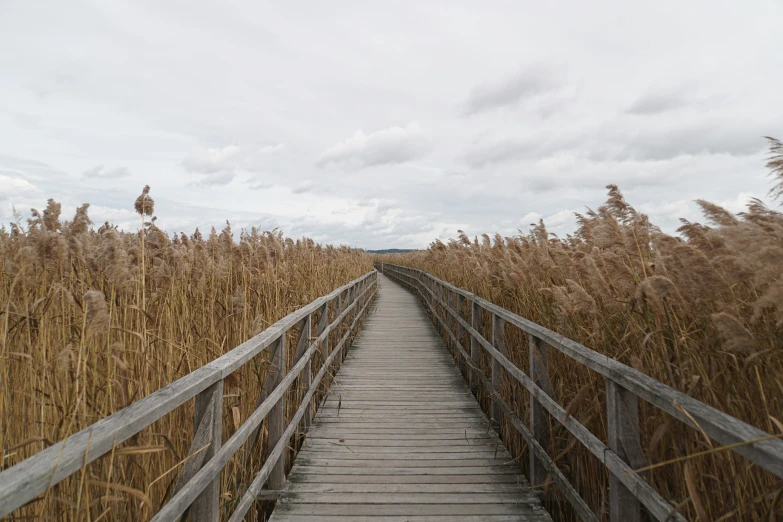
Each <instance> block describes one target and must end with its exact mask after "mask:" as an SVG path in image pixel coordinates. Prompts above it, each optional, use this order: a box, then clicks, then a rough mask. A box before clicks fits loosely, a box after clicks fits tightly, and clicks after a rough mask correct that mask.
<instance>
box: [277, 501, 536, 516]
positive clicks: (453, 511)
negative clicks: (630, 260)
mask: <svg viewBox="0 0 783 522" xmlns="http://www.w3.org/2000/svg"><path fill="white" fill-rule="evenodd" d="M536 508H538V510H540V511H541V512H542V513H541V515H540V516H546V512H545V511H543V508H541V507H540V506H536V505H535V504H523V503H519V504H513V503H512V504H413V503H407V504H294V503H285V504H280V505H279V506H278V507H277V508H275V512H276V513H281V514H288V513H291V514H307V515H318V516H323V515H343V516H353V517H374V516H378V515H381V516H383V515H420V516H421V515H426V516H432V515H465V514H467V515H528V516H530V515H534V514H535V511H533V510H536ZM272 520H275V519H274V518H273V519H272ZM522 520H525V519H522ZM529 520H536V519H534V518H532V517H531V518H530V519H529ZM537 520H544V519H543V518H538V519H537Z"/></svg>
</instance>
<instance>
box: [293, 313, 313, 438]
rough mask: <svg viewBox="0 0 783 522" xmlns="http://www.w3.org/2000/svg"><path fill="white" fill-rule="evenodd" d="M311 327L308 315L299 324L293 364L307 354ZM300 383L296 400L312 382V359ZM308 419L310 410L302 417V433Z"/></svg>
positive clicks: (304, 393)
mask: <svg viewBox="0 0 783 522" xmlns="http://www.w3.org/2000/svg"><path fill="white" fill-rule="evenodd" d="M311 325H312V315H311V314H308V315H307V317H305V318H304V319H302V320H301V321H300V322H299V343H298V344H297V346H296V357H295V358H294V364H296V363H297V362H299V359H301V358H302V356H303V355H304V354H305V352H307V350H308V349H309V348H310V335H311V334H310V331H311ZM299 382H300V390H299V393H298V394H297V395H298V396H297V400H299V399H301V398H302V397H304V396H305V395H306V394H307V391H308V390H309V389H310V384H311V383H312V382H313V360H312V358H311V359H310V360H309V361H307V364H306V365H305V367H304V369H303V370H302V373H301V374H300V377H299ZM310 418H311V411H310V408H308V409H307V411H305V414H304V416H303V417H302V427H303V428H304V431H307V430H308V428H310Z"/></svg>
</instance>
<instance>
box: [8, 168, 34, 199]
mask: <svg viewBox="0 0 783 522" xmlns="http://www.w3.org/2000/svg"><path fill="white" fill-rule="evenodd" d="M35 190H36V187H35V185H33V184H32V183H30V182H29V181H27V180H25V179H22V178H18V177H14V176H6V175H5V174H0V200H3V199H6V198H8V197H11V196H18V195H20V194H28V193H31V192H34V191H35Z"/></svg>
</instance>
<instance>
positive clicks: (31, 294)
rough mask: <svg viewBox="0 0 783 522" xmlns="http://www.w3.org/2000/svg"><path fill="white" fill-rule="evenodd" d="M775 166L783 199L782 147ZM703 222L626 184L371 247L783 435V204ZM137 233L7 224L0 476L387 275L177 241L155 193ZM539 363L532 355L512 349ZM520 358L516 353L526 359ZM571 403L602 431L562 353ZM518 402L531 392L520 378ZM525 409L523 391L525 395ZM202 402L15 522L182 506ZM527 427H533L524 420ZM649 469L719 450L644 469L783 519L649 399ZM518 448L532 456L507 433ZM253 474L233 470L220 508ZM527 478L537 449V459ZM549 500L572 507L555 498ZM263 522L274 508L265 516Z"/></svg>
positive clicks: (565, 398)
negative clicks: (173, 503) (572, 213)
mask: <svg viewBox="0 0 783 522" xmlns="http://www.w3.org/2000/svg"><path fill="white" fill-rule="evenodd" d="M771 145H772V148H771V153H772V156H771V159H770V162H769V164H768V166H769V167H770V169H771V172H772V174H773V179H774V180H775V182H776V183H777V185H775V187H774V188H773V190H772V191H771V195H772V197H773V198H780V197H781V196H782V195H783V146H781V144H780V143H779V142H775V141H772V142H771ZM699 204H700V206H701V208H702V210H703V212H704V217H705V221H706V223H707V224H699V223H690V222H683V224H682V227H681V228H680V230H679V232H680V235H679V236H672V235H669V234H666V233H664V232H662V231H661V230H660V229H658V228H657V227H656V226H655V225H654V224H652V223H650V222H649V220H648V219H647V217H646V216H644V215H643V214H640V213H638V212H636V211H635V210H634V208H633V207H632V206H631V205H630V204H629V203H628V202H627V201H625V199H624V198H623V196H622V194H621V192H620V190H619V189H618V188H617V187H615V186H611V185H610V187H609V197H608V200H607V201H606V203H605V204H603V205H602V206H600V207H599V208H598V209H597V210H595V211H590V212H588V213H586V214H584V215H582V216H579V225H580V226H579V230H578V231H577V232H576V233H575V234H574V235H573V236H568V237H566V238H557V237H553V236H552V235H550V234H549V233H548V232H547V229H546V226H545V224H544V223H543V222H541V223H539V224H537V225H535V226H534V227H533V228H532V230H531V231H530V232H529V233H527V234H521V235H518V236H515V237H501V236H499V235H495V236H494V237H490V236H488V235H482V236H481V238H474V239H471V238H469V237H467V236H466V235H465V234H462V233H460V235H459V237H458V238H457V239H455V240H452V241H450V242H448V243H443V242H440V241H435V242H434V243H432V245H431V246H430V248H429V249H427V250H426V251H420V252H411V253H408V254H401V255H391V256H389V255H386V256H376V257H375V259H376V260H382V261H384V262H389V263H391V262H393V263H397V264H401V265H406V266H411V267H416V268H420V269H423V270H425V271H428V272H430V273H432V274H434V275H436V276H438V277H440V278H442V279H444V280H446V281H449V282H451V283H453V284H455V285H456V286H459V287H462V288H465V289H467V290H469V291H471V292H474V293H476V294H478V295H480V296H482V297H484V298H486V299H488V300H490V301H492V302H494V303H497V304H499V305H501V306H503V307H505V308H508V309H509V310H512V311H514V312H516V313H518V314H520V315H522V316H524V317H527V318H529V319H531V320H533V321H535V322H538V323H540V324H542V325H544V326H547V327H549V328H551V329H553V330H555V331H557V332H559V333H561V334H563V335H565V336H568V337H570V338H572V339H574V340H576V341H579V342H581V343H583V344H585V345H586V346H588V347H590V348H592V349H594V350H597V351H599V352H601V353H605V354H607V355H608V356H610V357H614V358H616V359H618V360H620V361H622V362H624V363H626V364H629V365H631V366H633V367H634V368H637V369H639V370H641V371H643V372H644V373H646V374H648V375H650V376H652V377H654V378H656V379H658V380H660V381H662V382H664V383H666V384H668V385H670V386H672V387H674V388H676V389H678V390H681V391H683V392H686V393H688V394H690V395H692V396H693V397H695V398H697V399H699V400H702V401H704V402H706V403H707V404H710V405H712V406H714V407H716V408H718V409H720V410H723V411H725V412H727V413H729V414H731V415H733V416H736V417H738V418H740V419H742V420H744V421H746V422H749V423H751V424H753V425H755V426H758V427H759V428H762V429H764V430H766V431H768V432H770V433H776V434H783V214H781V213H780V212H778V211H776V210H774V209H772V208H768V207H766V206H765V205H764V204H762V203H761V202H760V201H753V202H752V203H751V204H750V205H749V206H748V209H747V211H746V212H744V213H742V214H739V215H733V214H731V213H730V212H728V211H726V210H724V209H721V208H719V207H717V206H715V205H713V204H710V203H708V202H704V201H700V202H699ZM135 207H136V210H137V212H138V214H139V225H140V227H141V231H140V232H136V233H129V232H122V231H119V230H117V229H116V228H114V227H112V226H111V225H109V224H104V225H102V226H91V225H92V223H91V222H90V220H89V217H88V205H84V206H83V207H81V208H79V209H78V210H77V212H76V214H75V216H73V217H72V218H71V219H70V220H65V219H64V217H63V216H61V215H60V214H61V212H60V205H59V204H57V203H56V202H55V201H54V200H49V202H48V205H47V207H46V208H45V209H44V210H43V211H42V212H38V211H33V212H32V215H31V217H30V218H29V219H27V220H26V222H24V223H22V222H21V220H20V222H18V223H15V224H12V225H11V227H10V229H9V228H4V229H2V231H0V455H1V456H2V458H1V459H0V469H6V468H8V467H10V466H12V465H14V464H16V463H18V462H20V461H21V460H23V459H24V458H26V457H29V456H30V455H33V454H35V453H36V452H37V451H40V450H41V449H43V448H45V447H46V446H48V445H50V444H52V443H54V442H56V441H59V440H61V439H63V438H65V437H67V436H69V435H71V434H73V433H75V432H77V431H79V430H80V429H82V428H85V427H86V426H89V425H90V424H92V423H94V422H96V421H97V420H99V419H101V418H103V417H105V416H107V415H109V414H111V413H113V412H116V411H118V410H119V409H121V408H123V407H124V406H126V405H128V404H130V403H132V402H134V401H136V400H138V399H139V398H141V397H143V396H145V395H147V394H150V393H152V392H154V391H156V390H158V389H159V388H161V387H162V386H164V385H166V384H168V383H170V382H172V381H174V380H176V379H177V378H179V377H182V376H183V375H186V374H187V373H189V372H191V371H193V370H194V369H196V368H198V367H200V366H202V365H204V364H205V363H207V362H209V361H211V360H213V359H215V358H216V357H218V356H220V355H222V354H223V353H225V352H227V351H228V350H230V349H231V348H233V347H234V346H236V345H238V344H240V343H241V342H242V341H244V340H246V339H248V338H249V337H250V336H252V335H253V334H255V333H258V332H260V331H262V330H263V329H264V328H265V327H266V326H268V325H270V324H272V323H273V322H274V321H276V320H277V319H279V318H281V317H283V316H285V315H286V314H287V313H289V312H291V311H293V310H295V309H296V308H298V307H300V306H302V305H304V304H307V303H309V302H311V301H312V300H314V299H315V298H317V297H319V296H321V295H324V294H326V293H328V292H330V291H331V290H333V289H334V288H336V287H338V286H340V285H342V284H344V283H347V282H348V281H350V280H352V279H354V278H356V277H358V276H360V275H362V274H363V273H366V272H367V271H369V270H371V269H372V258H371V257H370V256H369V255H367V254H364V253H362V252H360V251H357V250H352V249H349V248H347V247H339V248H335V247H330V246H321V245H317V244H315V243H314V242H313V241H311V240H308V239H299V240H292V239H290V238H285V237H284V236H283V235H282V234H281V233H279V232H277V231H272V232H261V231H259V230H256V229H251V230H243V231H241V233H239V234H236V235H237V236H238V238H237V237H233V238H232V231H231V228H230V226H228V225H226V227H225V228H224V229H223V230H221V231H216V230H214V229H213V230H212V231H211V232H210V233H209V234H207V237H203V236H202V235H201V233H199V231H198V230H196V231H195V232H194V233H193V234H192V235H190V236H187V235H185V234H182V235H180V236H174V237H169V236H168V235H167V234H165V233H164V232H163V231H162V230H161V229H160V228H158V227H157V226H156V225H155V220H154V219H153V218H152V215H153V211H154V202H153V200H152V198H151V197H150V194H149V188H145V191H144V192H143V193H142V195H141V196H139V199H138V200H137V201H136V204H135ZM508 344H509V347H510V348H511V349H512V357H513V358H514V360H515V361H516V362H517V363H518V364H519V366H520V367H521V368H523V369H525V368H526V367H527V362H526V361H527V343H526V341H525V340H524V339H522V338H521V336H517V337H516V338H515V337H510V338H509V343H508ZM515 346H516V347H517V349H516V350H514V347H515ZM265 371H266V370H265V366H264V364H263V361H261V362H259V363H257V364H247V365H246V366H245V367H243V368H242V370H240V371H238V372H237V373H236V374H235V376H233V377H234V378H232V379H230V380H229V381H228V382H227V384H226V392H225V393H226V402H225V404H224V412H225V416H224V419H223V431H224V437H228V436H230V435H231V434H232V433H233V432H234V430H236V427H237V426H238V425H239V424H240V423H241V422H242V421H243V420H244V419H245V418H246V417H247V415H248V414H249V412H250V411H252V409H253V407H254V404H255V401H256V398H257V396H258V393H259V388H260V383H262V382H263V378H264V375H265ZM549 371H550V377H551V378H552V381H553V384H554V386H555V392H556V395H557V399H558V401H559V402H560V403H561V404H564V405H569V411H571V412H572V414H573V415H574V416H575V417H576V418H578V419H579V420H580V421H581V422H582V423H583V424H585V425H586V426H587V427H588V428H589V429H590V430H591V431H593V432H594V433H596V434H597V435H599V436H600V437H601V438H603V439H604V440H605V439H606V421H605V415H604V412H605V407H604V401H605V398H604V397H605V395H604V392H603V390H604V388H603V386H604V384H603V379H602V378H600V377H599V376H597V375H594V374H592V373H590V372H589V371H587V370H584V369H583V368H580V367H579V366H578V365H576V364H575V363H573V362H571V361H569V360H567V359H566V358H565V357H564V356H562V355H560V354H558V353H556V352H555V351H553V350H552V351H550V365H549ZM504 393H505V394H506V398H508V399H511V398H514V397H516V398H520V397H521V395H520V392H519V390H516V389H511V388H510V387H507V388H506V389H505V390H504ZM516 402H517V406H518V409H519V411H520V413H525V408H526V406H525V404H526V400H519V401H516ZM192 418H193V406H192V402H191V403H190V404H188V405H186V406H183V407H181V408H178V409H177V410H175V411H174V412H173V413H171V414H170V415H167V416H166V417H164V418H163V419H161V420H160V421H158V422H155V423H154V424H153V425H152V426H150V427H149V428H147V429H145V430H143V431H142V432H141V433H140V434H139V435H137V436H134V437H132V438H131V439H130V440H129V441H127V442H126V443H125V444H122V445H120V446H118V448H117V449H116V451H114V452H113V455H111V456H110V457H106V458H102V459H100V460H98V461H96V462H95V463H93V464H91V465H89V466H87V467H86V468H85V469H84V470H83V472H81V473H77V474H76V475H74V476H72V477H71V478H69V479H67V480H65V481H63V482H62V483H61V484H60V485H57V486H55V487H53V488H51V490H50V491H49V492H48V493H47V495H46V496H45V497H44V498H42V499H39V500H36V501H34V502H33V503H31V504H29V505H28V506H27V507H25V508H22V509H21V510H19V511H18V512H17V513H16V515H18V517H19V519H20V520H22V519H26V520H30V519H42V520H44V519H53V520H90V521H93V522H97V521H98V520H131V519H133V520H138V521H142V520H147V519H148V518H149V517H150V515H151V514H152V513H154V512H155V511H156V510H157V509H158V508H159V507H160V505H161V504H162V503H163V502H165V500H166V498H168V496H169V495H170V494H171V489H172V487H173V486H172V485H173V483H174V482H175V481H176V477H177V472H178V470H179V469H180V467H181V463H182V460H183V459H184V457H185V455H186V454H187V450H188V447H189V445H190V442H191V439H192V423H193V421H192ZM523 418H524V417H523ZM640 419H641V424H642V442H643V447H644V448H645V452H646V455H647V458H648V460H649V461H650V463H658V462H664V461H667V460H671V459H676V458H679V457H685V456H689V455H694V454H696V453H700V452H707V453H706V454H705V455H703V456H697V457H693V458H690V459H687V460H678V461H676V462H674V463H671V464H666V465H663V466H660V467H657V468H655V469H653V470H650V471H649V472H648V476H649V480H650V481H651V482H652V483H653V484H654V486H655V487H656V488H657V489H658V490H659V491H660V492H661V493H662V494H663V496H664V497H665V498H667V499H669V500H671V501H672V502H674V503H677V504H679V505H681V507H682V510H683V512H684V513H686V514H687V516H688V517H689V518H692V519H696V518H697V517H699V518H700V519H701V520H703V521H704V520H711V521H718V520H749V521H765V522H768V521H771V520H775V519H776V517H779V516H780V514H781V509H782V508H781V506H783V498H781V497H783V494H782V493H783V483H781V481H778V480H777V479H776V478H775V477H773V476H772V475H771V474H768V473H766V472H763V471H762V470H760V469H758V468H757V467H754V466H752V465H748V464H747V463H746V462H744V461H743V460H742V459H741V458H739V457H736V456H734V455H732V454H731V453H730V452H727V451H720V450H718V451H711V450H715V449H716V448H715V446H714V444H711V443H710V442H709V441H708V440H706V439H705V437H703V436H701V434H700V433H698V432H697V431H695V430H691V429H689V428H686V427H684V426H682V425H680V424H678V423H677V422H676V421H672V420H671V419H668V418H666V416H665V415H664V414H661V413H659V412H657V411H655V410H653V409H652V408H649V407H647V406H646V405H644V404H643V405H642V406H641V409H640ZM552 430H553V432H552V435H553V436H552V437H551V438H550V440H551V447H550V448H549V451H550V454H551V455H553V456H556V460H557V463H558V465H559V466H560V468H561V469H562V470H563V471H564V472H565V473H566V475H567V476H568V477H569V478H570V479H571V481H572V483H573V484H574V485H575V486H576V487H577V489H578V490H579V491H581V492H582V493H583V496H584V497H585V498H586V500H587V501H588V503H589V504H590V505H591V506H592V507H593V509H594V510H595V511H596V512H597V513H601V514H602V516H603V517H604V518H607V517H608V515H607V514H606V504H607V487H606V486H607V483H608V478H607V474H606V472H605V471H604V470H603V468H602V467H601V466H600V464H599V463H598V462H597V461H596V459H594V458H593V457H592V456H591V455H589V454H588V453H587V451H585V450H583V449H582V448H581V447H580V445H579V444H576V441H575V440H573V439H572V438H571V437H570V436H569V434H568V433H567V432H566V431H565V430H564V429H562V428H560V427H557V426H552ZM504 431H505V436H506V437H508V440H510V441H511V448H510V449H511V450H512V453H514V454H516V455H521V454H522V452H523V450H524V445H523V444H522V443H521V442H520V440H519V439H518V438H514V436H513V435H512V434H511V433H510V432H509V430H508V426H506V427H505V428H504ZM251 453H252V455H253V456H252V458H251V459H250V467H249V468H246V467H245V466H244V465H243V464H244V458H245V453H244V452H240V453H239V454H238V456H237V457H236V458H235V459H234V460H232V461H231V463H230V464H229V466H228V467H227V468H226V469H225V470H224V472H223V474H222V491H223V495H222V500H223V502H224V509H225V510H226V511H224V513H226V512H228V510H229V509H230V507H231V505H232V504H231V503H232V502H233V501H234V500H236V497H235V496H233V495H235V494H236V492H237V491H239V492H240V494H241V492H242V487H243V486H242V484H247V483H248V482H249V481H250V478H251V477H252V473H253V471H252V470H257V469H258V468H259V467H260V464H261V458H260V457H261V455H260V452H258V451H255V452H251ZM520 462H521V463H522V465H523V467H524V466H525V464H524V463H525V462H526V459H520ZM544 490H545V491H546V498H547V501H548V503H549V505H550V507H551V508H552V509H553V510H554V513H555V514H556V515H558V516H562V517H565V518H566V519H567V517H569V516H570V512H569V510H568V508H567V507H566V506H565V504H564V502H563V500H562V499H561V498H560V497H559V496H558V494H557V493H556V492H555V491H554V490H553V488H552V487H551V486H545V487H544ZM252 516H253V517H256V516H259V515H258V514H253V515H252Z"/></svg>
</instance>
